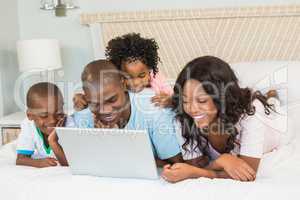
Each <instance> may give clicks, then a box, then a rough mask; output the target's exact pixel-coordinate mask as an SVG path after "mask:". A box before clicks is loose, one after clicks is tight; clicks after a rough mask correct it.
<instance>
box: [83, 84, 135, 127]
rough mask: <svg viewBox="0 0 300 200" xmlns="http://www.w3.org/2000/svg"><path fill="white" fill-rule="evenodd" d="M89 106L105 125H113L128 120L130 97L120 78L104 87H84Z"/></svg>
mask: <svg viewBox="0 0 300 200" xmlns="http://www.w3.org/2000/svg"><path fill="white" fill-rule="evenodd" d="M84 92H85V98H86V100H87V102H88V105H89V108H90V110H91V111H92V113H93V114H94V115H95V116H96V119H97V120H100V121H101V122H102V123H103V124H104V125H108V126H111V127H113V126H114V125H119V123H120V122H122V123H123V121H125V120H128V119H126V118H127V117H126V115H125V113H127V111H128V108H130V107H129V106H128V105H129V104H130V102H129V97H128V94H127V93H126V92H125V89H124V84H123V83H122V82H121V81H120V80H116V81H112V82H110V84H106V85H105V86H103V87H95V88H90V89H84Z"/></svg>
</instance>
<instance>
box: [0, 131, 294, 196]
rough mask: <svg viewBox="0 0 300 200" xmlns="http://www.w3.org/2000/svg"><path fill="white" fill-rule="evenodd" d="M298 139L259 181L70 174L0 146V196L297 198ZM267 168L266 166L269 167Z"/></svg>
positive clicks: (271, 159)
mask: <svg viewBox="0 0 300 200" xmlns="http://www.w3.org/2000/svg"><path fill="white" fill-rule="evenodd" d="M297 143H298V144H300V138H299V137H298V138H297V139H295V140H294V142H293V143H291V144H289V145H287V146H285V147H283V148H281V149H280V150H278V151H276V152H272V153H271V154H269V155H268V156H267V157H265V158H264V159H263V161H262V163H261V168H260V173H259V176H258V178H257V180H256V182H252V183H242V182H237V181H233V180H222V179H215V180H210V179H206V178H199V179H195V180H187V181H183V182H181V183H177V184H169V183H167V182H165V181H164V180H162V179H160V180H158V181H148V180H130V179H110V178H99V177H89V176H72V175H71V173H70V171H69V169H68V168H65V167H54V168H45V169H35V168H30V167H20V166H15V165H14V161H15V153H14V152H15V144H14V143H12V144H8V145H6V146H4V147H2V148H1V150H0V188H1V192H0V197H1V199H5V200H6V199H9V200H17V199H20V200H21V199H22V200H26V199H30V200H40V199H43V200H47V199H51V200H53V199H56V198H58V199H63V198H68V199H73V200H74V199H89V200H92V199H100V198H101V199H132V200H134V199H161V198H167V199H170V198H172V199H189V198H191V199H196V198H197V199H210V200H212V199H216V200H219V199H230V200H233V199H238V200H241V199H243V200H246V199H249V200H253V199H265V198H267V199H272V200H274V199H281V200H282V199H295V200H296V199H297V200H298V199H299V198H300V190H299V186H300V181H299V178H300V148H299V147H297V146H296V145H295V144H297ZM266 169H268V170H266Z"/></svg>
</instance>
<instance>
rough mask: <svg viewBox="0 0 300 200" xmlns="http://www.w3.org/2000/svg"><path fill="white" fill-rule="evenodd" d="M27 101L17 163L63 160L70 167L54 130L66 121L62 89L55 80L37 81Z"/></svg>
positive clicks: (38, 164)
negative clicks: (51, 81) (52, 81)
mask: <svg viewBox="0 0 300 200" xmlns="http://www.w3.org/2000/svg"><path fill="white" fill-rule="evenodd" d="M26 104H27V111H26V114H27V119H25V120H24V121H23V122H22V124H21V133H20V136H19V138H18V143H17V160H16V164H17V165H26V166H32V167H38V168H43V167H51V166H56V165H57V164H58V162H59V163H60V164H61V165H62V166H66V165H67V164H68V163H67V160H66V159H65V155H64V152H63V150H62V148H61V146H60V145H59V144H58V139H57V136H56V134H55V132H54V127H56V126H63V125H64V124H65V122H66V115H65V114H64V111H63V96H62V93H61V91H60V90H59V88H58V87H57V86H56V85H54V84H52V83H47V82H41V83H37V84H35V85H33V86H32V87H31V88H30V89H29V91H28V93H27V97H26Z"/></svg>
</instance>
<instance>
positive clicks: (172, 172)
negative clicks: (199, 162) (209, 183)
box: [161, 163, 197, 183]
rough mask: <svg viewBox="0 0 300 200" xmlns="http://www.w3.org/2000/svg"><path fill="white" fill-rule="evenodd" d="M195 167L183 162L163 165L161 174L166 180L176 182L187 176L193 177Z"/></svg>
mask: <svg viewBox="0 0 300 200" xmlns="http://www.w3.org/2000/svg"><path fill="white" fill-rule="evenodd" d="M196 170H197V167H194V166H192V165H188V164H185V163H176V164H174V165H165V166H164V168H163V171H162V174H161V176H162V177H163V178H164V179H165V180H166V181H168V182H171V183H176V182H179V181H182V180H185V179H188V178H195V177H194V174H195V173H194V172H195V171H196Z"/></svg>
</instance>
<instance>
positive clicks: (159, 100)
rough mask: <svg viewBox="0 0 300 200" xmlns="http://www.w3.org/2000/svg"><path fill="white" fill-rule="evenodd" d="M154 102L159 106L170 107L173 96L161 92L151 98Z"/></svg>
mask: <svg viewBox="0 0 300 200" xmlns="http://www.w3.org/2000/svg"><path fill="white" fill-rule="evenodd" d="M151 101H152V103H154V105H155V106H159V107H163V108H165V107H170V106H171V105H172V97H171V96H170V95H168V94H166V93H160V94H158V95H155V96H154V97H152V98H151Z"/></svg>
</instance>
